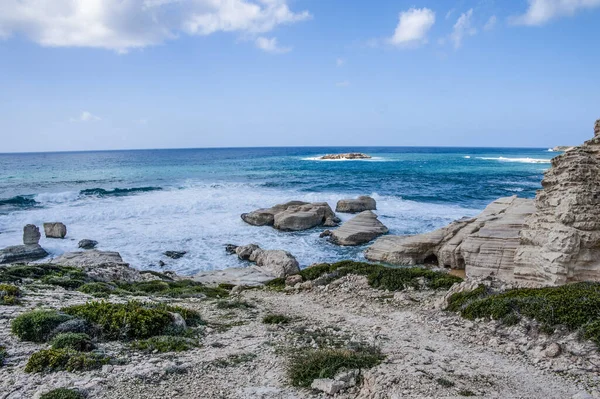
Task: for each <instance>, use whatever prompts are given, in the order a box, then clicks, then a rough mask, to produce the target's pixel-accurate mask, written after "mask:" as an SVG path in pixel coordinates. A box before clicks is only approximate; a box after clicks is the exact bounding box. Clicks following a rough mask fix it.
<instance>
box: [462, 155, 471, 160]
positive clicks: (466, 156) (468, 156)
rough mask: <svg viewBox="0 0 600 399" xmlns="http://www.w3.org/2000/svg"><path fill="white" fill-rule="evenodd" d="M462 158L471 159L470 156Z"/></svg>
mask: <svg viewBox="0 0 600 399" xmlns="http://www.w3.org/2000/svg"><path fill="white" fill-rule="evenodd" d="M463 158H465V159H471V156H470V155H465V156H464V157H463Z"/></svg>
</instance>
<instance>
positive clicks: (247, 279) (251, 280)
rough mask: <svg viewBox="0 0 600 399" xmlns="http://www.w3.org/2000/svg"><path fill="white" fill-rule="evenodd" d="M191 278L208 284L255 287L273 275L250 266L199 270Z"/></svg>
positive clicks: (269, 279)
mask: <svg viewBox="0 0 600 399" xmlns="http://www.w3.org/2000/svg"><path fill="white" fill-rule="evenodd" d="M191 279H192V280H194V281H197V282H199V283H202V284H205V285H208V286H218V285H219V284H233V285H237V286H248V287H256V286H260V285H263V284H265V283H267V282H269V281H271V280H274V279H275V277H273V276H272V275H271V274H268V273H265V272H264V271H263V270H262V269H261V268H260V267H258V266H250V267H231V268H228V269H224V270H212V271H207V272H200V273H198V274H196V275H194V276H192V277H191Z"/></svg>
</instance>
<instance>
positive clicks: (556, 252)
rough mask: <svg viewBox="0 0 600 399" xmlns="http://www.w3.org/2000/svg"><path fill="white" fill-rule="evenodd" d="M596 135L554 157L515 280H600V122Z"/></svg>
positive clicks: (523, 234)
mask: <svg viewBox="0 0 600 399" xmlns="http://www.w3.org/2000/svg"><path fill="white" fill-rule="evenodd" d="M594 134H595V137H594V138H593V139H591V140H589V141H587V142H585V143H584V144H583V145H581V146H579V147H575V148H573V149H572V150H571V151H568V152H566V153H564V154H562V155H560V156H558V157H556V158H554V159H553V160H552V168H551V169H550V170H548V171H547V172H546V174H545V176H544V180H543V181H542V187H543V190H540V191H539V192H538V194H537V196H536V211H535V214H534V215H533V216H532V217H531V218H529V219H528V221H527V224H526V226H525V227H524V228H523V230H522V231H521V245H520V246H519V248H518V250H517V254H516V257H515V264H516V267H515V278H516V279H517V280H529V281H536V282H538V283H543V284H551V285H560V284H565V283H568V282H572V281H585V280H593V281H599V280H600V120H598V121H596V123H595V125H594Z"/></svg>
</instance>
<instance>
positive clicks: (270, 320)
mask: <svg viewBox="0 0 600 399" xmlns="http://www.w3.org/2000/svg"><path fill="white" fill-rule="evenodd" d="M262 322H263V323H264V324H287V323H289V322H290V318H289V317H287V316H285V315H282V314H270V315H266V316H265V317H264V318H263V320H262Z"/></svg>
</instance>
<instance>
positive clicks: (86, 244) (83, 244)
mask: <svg viewBox="0 0 600 399" xmlns="http://www.w3.org/2000/svg"><path fill="white" fill-rule="evenodd" d="M96 245H98V241H94V240H88V239H83V240H81V241H79V244H77V246H78V247H79V248H81V249H94V248H96Z"/></svg>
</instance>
